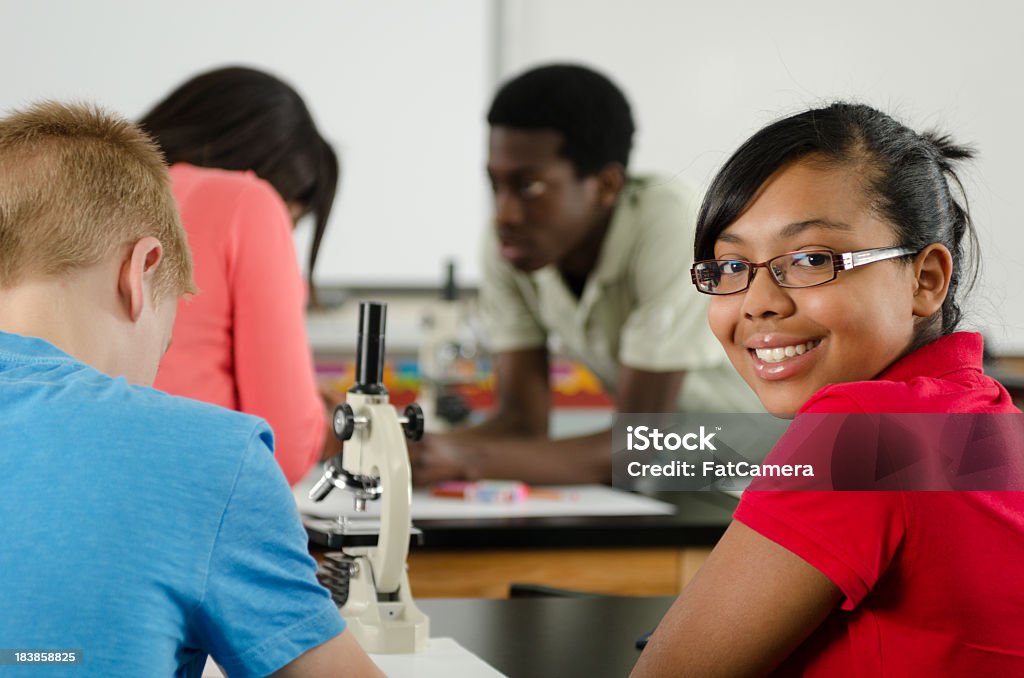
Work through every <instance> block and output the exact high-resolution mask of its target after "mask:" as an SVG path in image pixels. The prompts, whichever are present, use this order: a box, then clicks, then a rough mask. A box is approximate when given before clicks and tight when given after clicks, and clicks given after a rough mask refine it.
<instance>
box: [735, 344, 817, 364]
mask: <svg viewBox="0 0 1024 678" xmlns="http://www.w3.org/2000/svg"><path fill="white" fill-rule="evenodd" d="M820 343H821V339H812V340H810V341H807V342H804V343H802V344H792V345H790V346H775V347H773V348H754V349H747V350H749V351H750V352H751V353H753V354H754V355H756V356H757V359H758V360H760V361H761V362H763V363H767V364H769V365H771V364H775V363H781V362H784V361H786V360H789V359H790V358H795V357H797V356H801V355H803V354H805V353H807V352H808V351H810V350H812V349H814V348H815V347H817V346H818V344H820Z"/></svg>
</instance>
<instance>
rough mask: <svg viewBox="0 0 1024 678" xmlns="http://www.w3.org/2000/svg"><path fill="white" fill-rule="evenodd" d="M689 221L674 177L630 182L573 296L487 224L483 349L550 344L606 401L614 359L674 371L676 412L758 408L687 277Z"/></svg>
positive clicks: (690, 210)
mask: <svg viewBox="0 0 1024 678" xmlns="http://www.w3.org/2000/svg"><path fill="white" fill-rule="evenodd" d="M695 222H696V200H695V197H694V195H693V194H692V193H691V192H690V191H688V190H687V189H686V188H685V187H684V186H682V185H681V184H679V183H678V182H675V181H673V180H668V179H662V178H657V177H645V178H636V179H630V180H629V182H628V183H627V185H626V187H625V188H624V190H623V194H622V195H621V196H620V198H619V201H618V203H617V205H616V207H615V213H614V214H613V216H612V221H611V224H610V226H609V229H608V233H607V235H606V236H605V242H604V244H603V246H602V248H601V253H600V255H599V257H598V261H597V265H596V266H595V268H594V270H593V271H592V272H591V274H590V276H589V277H588V278H587V282H586V285H585V287H584V289H583V294H582V295H581V296H580V298H578V299H577V298H576V296H575V295H573V293H572V292H571V291H570V290H569V288H568V286H567V285H566V284H565V282H564V281H563V279H562V276H561V274H560V273H559V272H558V270H557V269H556V268H555V267H554V266H547V267H545V268H542V269H539V270H537V271H534V272H532V273H524V272H521V271H518V270H516V269H515V268H514V267H513V266H511V265H510V264H509V263H507V262H506V261H505V260H503V259H502V258H501V255H500V253H499V247H498V242H497V238H496V236H495V234H494V230H493V229H489V234H488V236H487V237H486V238H485V243H484V257H483V281H482V284H481V288H480V308H481V313H482V316H483V321H484V325H485V327H486V329H487V333H488V335H489V340H490V348H491V350H492V351H493V352H495V353H502V352H506V351H517V350H524V349H530V348H537V347H542V346H549V345H550V346H551V347H552V348H553V349H555V350H557V351H558V352H559V353H561V354H563V355H567V356H569V357H571V358H573V359H576V360H578V361H580V362H582V363H583V364H584V365H586V366H587V367H588V368H589V369H590V370H591V371H592V372H593V373H594V374H595V375H596V376H597V377H598V378H599V379H600V380H601V382H602V383H603V385H604V387H605V389H606V390H607V391H608V393H609V395H611V396H612V397H613V398H614V397H615V394H616V385H617V382H618V377H619V368H620V366H623V365H624V366H627V367H631V368H634V369H640V370H648V371H652V372H668V371H677V370H683V371H685V372H686V376H685V377H684V378H683V387H682V389H681V391H680V394H679V409H680V410H681V411H689V412H759V411H763V410H762V408H761V406H760V404H759V402H758V400H757V398H756V396H755V395H754V394H753V392H752V391H751V390H750V388H749V387H748V386H747V385H746V383H745V382H744V381H743V380H742V379H741V378H740V377H739V375H738V374H737V373H736V371H735V370H733V368H732V365H731V364H730V363H729V360H728V358H727V357H726V355H725V351H724V350H723V349H722V347H721V345H720V344H719V343H718V340H716V339H715V337H714V335H712V334H711V330H710V329H709V327H708V322H707V309H708V298H707V297H706V296H705V295H703V294H700V293H699V292H697V291H696V290H695V289H694V288H693V285H692V284H691V283H690V273H689V267H690V264H691V263H692V259H693V255H692V253H693V240H694V227H695Z"/></svg>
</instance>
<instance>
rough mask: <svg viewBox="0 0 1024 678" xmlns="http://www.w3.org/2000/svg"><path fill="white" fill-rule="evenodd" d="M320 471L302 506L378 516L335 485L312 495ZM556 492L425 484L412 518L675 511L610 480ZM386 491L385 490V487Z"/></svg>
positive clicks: (319, 513) (305, 486)
mask: <svg viewBox="0 0 1024 678" xmlns="http://www.w3.org/2000/svg"><path fill="white" fill-rule="evenodd" d="M321 473H322V471H321V470H320V469H314V471H313V473H311V474H310V475H308V476H306V478H305V479H304V480H303V481H302V482H301V483H299V484H298V485H296V486H295V503H296V504H297V505H298V507H299V511H300V512H302V513H305V514H306V515H310V516H315V517H318V518H336V517H338V516H349V517H351V516H359V517H360V518H368V519H373V518H376V517H377V516H379V515H380V502H373V501H371V502H367V505H366V511H365V512H364V513H359V514H357V513H356V512H355V510H354V509H353V504H352V494H351V493H350V492H347V491H344V490H334V491H333V492H331V494H330V495H328V497H327V498H326V499H324V500H323V501H321V502H314V501H312V500H310V498H309V490H310V489H311V488H312V487H313V485H315V484H316V481H317V480H319V479H320V475H321ZM543 489H544V492H545V494H548V491H549V490H550V491H552V492H553V493H556V494H557V495H558V496H557V498H551V497H544V498H540V497H531V498H529V499H527V500H526V501H523V502H519V503H509V504H502V503H484V502H478V501H469V500H466V499H456V498H452V497H434V496H431V495H430V492H429V491H428V490H425V489H418V490H414V491H413V495H412V519H413V520H447V519H456V520H457V519H460V518H464V519H472V518H548V517H561V516H645V515H671V514H673V513H675V507H674V506H672V505H671V504H667V503H665V502H662V501H658V500H656V499H651V498H650V497H645V496H642V495H638V494H632V493H630V492H624V491H622V490H616V489H615V488H612V487H608V486H606V485H554V486H547V485H546V486H544V488H543ZM385 491H387V490H386V489H385Z"/></svg>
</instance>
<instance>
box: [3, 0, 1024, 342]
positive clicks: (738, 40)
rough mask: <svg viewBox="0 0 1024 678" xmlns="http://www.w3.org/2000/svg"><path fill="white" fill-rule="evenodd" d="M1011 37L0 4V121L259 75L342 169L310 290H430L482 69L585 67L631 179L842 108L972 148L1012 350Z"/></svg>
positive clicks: (826, 11) (188, 4)
mask: <svg viewBox="0 0 1024 678" xmlns="http://www.w3.org/2000/svg"><path fill="white" fill-rule="evenodd" d="M495 7H497V10H496V9H495ZM495 11H498V16H497V19H499V20H500V22H501V26H502V28H501V30H500V31H499V32H497V33H496V32H495V31H494V21H495V16H494V13H495ZM1022 26H1024V9H1018V8H1016V7H1015V6H1014V5H1013V4H1012V3H1006V2H972V3H963V2H960V1H954V0H932V1H927V2H926V1H924V0H914V1H913V2H907V1H897V0H887V1H883V0H860V1H859V2H857V3H831V4H829V3H825V2H822V1H821V0H815V1H813V2H812V1H810V0H776V1H775V2H770V3H769V2H764V3H755V2H737V1H735V0H734V1H728V0H727V1H718V2H710V1H708V2H701V3H697V2H689V1H682V0H630V1H626V0H429V1H428V2H424V1H422V0H374V1H372V2H371V1H364V0H296V1H294V2H290V3H284V2H280V1H279V0H249V1H248V2H242V1H240V0H222V1H219V2H210V1H208V0H177V1H176V2H174V3H147V2H131V1H130V0H89V1H88V2H73V1H71V0H66V1H62V0H36V1H34V2H20V1H18V0H0V63H3V64H4V69H3V72H4V76H3V87H2V88H0V108H9V107H11V106H16V105H20V104H24V103H26V102H28V101H31V100H33V99H36V98H39V97H43V96H47V97H55V98H61V99H66V98H69V97H80V98H86V99H90V100H94V101H98V102H102V103H105V104H107V105H108V106H110V107H113V108H115V109H117V110H120V111H121V112H123V113H125V114H127V115H129V116H133V117H134V116H138V115H139V114H141V113H142V112H144V111H145V110H146V109H147V108H148V107H149V106H150V105H152V104H153V103H154V102H156V101H157V99H158V98H160V97H162V96H163V95H164V94H166V93H167V92H168V91H169V90H170V88H171V87H172V86H175V85H177V84H178V83H179V82H181V81H182V80H183V79H184V78H186V77H187V76H189V75H191V74H193V73H195V72H198V71H200V70H205V69H207V68H210V67H213V66H217V65H222V64H226V63H245V64H250V65H255V66H259V67H263V68H267V69H268V70H271V71H273V72H275V73H277V74H279V75H281V76H283V77H285V78H286V79H288V80H290V81H292V82H293V83H294V84H295V86H296V88H297V89H298V90H299V91H300V92H301V93H302V94H303V95H304V96H305V97H306V99H307V100H308V102H309V103H310V106H311V108H312V110H313V113H314V116H315V117H316V118H317V121H318V123H319V125H320V126H321V128H322V129H323V131H324V133H325V136H327V137H328V138H329V139H330V140H331V141H332V142H334V143H335V144H336V146H337V148H338V149H339V151H340V153H341V156H342V160H343V163H344V169H343V172H344V175H343V177H342V184H341V191H340V194H339V198H338V202H337V204H336V212H335V215H334V217H333V219H332V223H331V225H330V229H329V231H328V235H327V237H326V239H325V242H324V245H323V250H322V255H321V263H320V268H318V275H317V278H318V280H319V281H320V282H321V283H327V284H331V283H333V284H361V285H367V284H374V283H389V284H436V283H437V282H438V280H439V278H440V275H441V265H442V264H441V260H442V259H443V258H445V257H447V256H450V255H454V256H455V257H456V259H457V260H458V262H459V265H460V270H461V272H462V278H463V280H464V281H466V282H474V281H476V280H477V278H478V270H479V268H478V265H477V247H478V242H479V237H480V234H481V232H482V229H483V228H484V225H485V224H486V223H487V222H488V211H489V202H490V198H489V195H488V191H487V187H486V182H485V179H484V172H483V166H484V162H485V160H484V153H485V146H484V141H485V135H486V129H485V125H484V122H483V116H484V113H485V111H486V108H487V106H488V103H489V99H490V96H491V92H492V89H493V86H494V84H495V73H496V72H498V73H500V74H501V75H503V76H505V75H510V74H512V73H515V72H518V71H519V70H521V69H522V68H524V67H527V66H531V65H535V64H537V63H540V62H545V61H549V60H553V59H559V60H573V61H580V62H585V63H589V64H591V65H594V66H597V67H599V68H601V69H603V70H605V71H606V72H607V73H608V74H609V75H610V76H612V77H613V78H614V79H615V80H616V81H618V82H619V83H620V84H621V85H622V87H623V89H625V90H626V93H627V94H628V96H629V97H630V99H631V100H632V102H633V105H634V109H635V113H636V116H637V118H638V122H639V127H640V131H639V134H638V137H637V146H636V152H635V155H634V169H636V170H641V171H642V170H658V171H663V172H668V173H672V174H678V175H680V176H683V177H685V178H686V179H688V180H689V181H690V182H691V183H693V184H694V185H697V186H701V187H702V186H703V185H704V184H705V183H706V182H707V180H708V179H709V177H710V176H711V174H712V173H713V172H714V170H715V168H717V166H718V165H719V164H720V163H721V162H722V161H723V160H724V159H725V157H726V156H727V155H728V154H729V153H730V152H731V151H732V150H733V149H735V148H736V146H737V145H738V144H739V143H740V142H741V141H742V140H743V139H744V138H745V137H746V136H747V135H749V134H750V133H751V132H753V131H754V130H756V129H757V128H758V127H760V126H761V125H763V124H764V123H766V122H767V121H769V120H771V119H773V118H775V117H778V116H779V115H782V114H785V113H788V112H793V111H796V110H798V109H800V108H803V107H805V106H807V105H809V104H815V103H820V102H822V101H824V100H828V99H831V98H835V97H857V98H859V99H862V100H864V101H867V102H869V103H872V104H874V105H876V106H879V107H882V108H883V109H885V110H887V111H889V112H892V113H895V114H897V115H898V116H899V117H901V118H902V119H903V120H905V121H906V122H908V123H909V124H911V125H912V126H914V127H917V128H921V127H927V126H931V125H939V126H942V127H944V128H946V129H948V130H949V131H951V132H953V133H954V134H955V135H956V137H957V138H959V139H961V140H963V141H971V142H974V143H976V144H977V146H978V148H979V150H980V152H981V160H980V161H979V162H978V163H977V164H976V165H975V167H974V169H973V171H972V172H971V173H970V175H969V177H968V190H969V191H970V195H971V198H972V207H973V209H974V214H975V217H976V220H977V222H978V227H979V231H980V234H981V237H982V240H983V244H984V252H983V255H984V262H985V265H984V278H983V281H982V284H981V285H980V286H979V290H978V292H976V293H975V295H974V297H973V303H971V304H970V305H969V312H970V315H971V317H972V319H973V320H974V321H975V323H976V324H977V325H983V326H984V328H985V331H986V333H987V334H988V335H989V336H990V337H991V338H992V339H993V340H995V342H996V345H997V347H998V349H999V350H1001V351H1015V352H1018V353H1024V295H1021V294H1020V293H1019V291H1018V290H1019V289H1020V288H1021V287H1022V286H1024V227H1022V222H1024V217H1022V216H1021V214H1020V211H1021V210H1018V208H1017V205H1016V203H1015V202H1014V200H1015V199H1016V198H1017V197H1018V195H1019V194H1020V193H1022V191H1021V190H1020V189H1019V188H1018V184H1019V183H1021V181H1022V179H1024V173H1022V171H1021V170H1020V169H1019V167H1018V162H1017V159H1018V158H1020V157H1022V154H1024V134H1022V133H1021V132H1020V124H1019V123H1018V118H1019V117H1020V113H1019V112H1020V111H1021V110H1024V106H1022V104H1024V87H1022V86H1021V84H1020V71H1021V68H1022V66H1024V29H1022V28H1021V27H1022ZM495 52H497V53H498V54H497V63H495V58H496V57H495ZM298 240H299V249H300V253H301V252H303V251H304V249H305V245H306V243H307V242H308V227H305V228H304V229H303V228H300V231H299V233H298ZM687 256H688V255H687V254H686V253H680V258H681V265H685V264H686V263H687V262H685V261H683V260H684V259H686V258H687Z"/></svg>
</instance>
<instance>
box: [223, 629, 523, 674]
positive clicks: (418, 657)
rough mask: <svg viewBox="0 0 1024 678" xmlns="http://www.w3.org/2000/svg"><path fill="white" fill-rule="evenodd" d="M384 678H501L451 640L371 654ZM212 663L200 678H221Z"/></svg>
mask: <svg viewBox="0 0 1024 678" xmlns="http://www.w3.org/2000/svg"><path fill="white" fill-rule="evenodd" d="M370 657H372V658H373V661H374V662H375V663H376V664H377V666H379V667H380V670H381V671H383V672H384V674H385V675H387V676H388V678H435V676H436V677H437V678H449V677H450V676H459V678H504V675H505V674H503V673H500V672H499V671H497V670H495V669H494V668H492V667H491V666H490V665H489V664H488V663H487V662H485V661H484V660H483V659H480V657H477V656H476V655H475V654H473V653H472V652H470V651H469V650H467V649H466V648H464V647H462V646H461V645H459V644H458V643H457V642H455V641H454V640H453V639H451V638H431V639H430V645H428V646H427V649H426V650H424V651H423V652H420V653H417V654H371V655H370ZM223 675H224V674H222V673H221V671H220V669H219V668H218V667H217V665H216V664H215V663H214V662H213V660H212V659H208V660H207V661H206V667H205V668H203V678H222V677H223Z"/></svg>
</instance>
